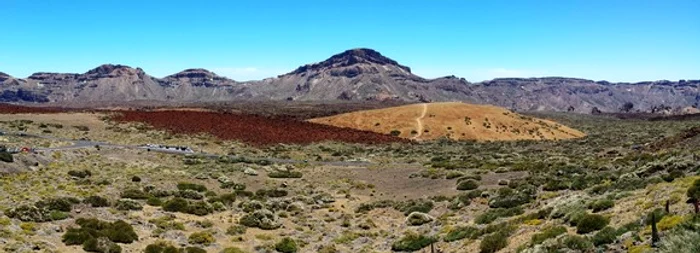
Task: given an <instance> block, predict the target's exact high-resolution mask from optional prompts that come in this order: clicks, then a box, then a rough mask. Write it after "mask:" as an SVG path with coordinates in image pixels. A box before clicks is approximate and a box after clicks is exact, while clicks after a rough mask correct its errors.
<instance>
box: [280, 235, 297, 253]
mask: <svg viewBox="0 0 700 253" xmlns="http://www.w3.org/2000/svg"><path fill="white" fill-rule="evenodd" d="M275 250H277V252H281V253H296V252H297V251H298V250H299V248H298V246H297V243H296V242H295V241H294V240H292V239H291V238H289V237H285V238H282V240H281V241H279V242H277V244H275Z"/></svg>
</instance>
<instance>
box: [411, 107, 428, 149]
mask: <svg viewBox="0 0 700 253" xmlns="http://www.w3.org/2000/svg"><path fill="white" fill-rule="evenodd" d="M426 113H428V103H423V112H422V113H421V115H420V117H418V118H416V124H417V125H418V134H417V135H416V136H413V138H411V139H413V140H416V139H418V138H420V136H421V135H423V118H425V114H426Z"/></svg>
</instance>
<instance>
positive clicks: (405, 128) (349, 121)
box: [310, 102, 585, 141]
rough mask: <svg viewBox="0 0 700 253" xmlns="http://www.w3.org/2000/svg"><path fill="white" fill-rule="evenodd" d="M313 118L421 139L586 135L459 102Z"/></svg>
mask: <svg viewBox="0 0 700 253" xmlns="http://www.w3.org/2000/svg"><path fill="white" fill-rule="evenodd" d="M424 110H426V111H425V113H424ZM423 114H425V115H423ZM310 121H311V122H315V123H321V124H327V125H333V126H339V127H348V128H354V129H360V130H368V131H374V132H377V133H384V134H389V133H391V132H392V131H395V130H396V131H400V134H399V136H400V137H403V138H416V139H419V140H432V139H437V138H441V137H448V138H451V139H456V140H479V141H486V140H530V139H571V138H580V137H583V136H585V134H584V133H582V132H580V131H578V130H575V129H571V128H569V127H566V126H563V125H561V124H558V123H556V122H553V121H549V120H542V119H537V118H532V117H528V116H523V115H520V114H516V113H514V112H511V111H509V110H507V109H505V108H501V107H496V106H489V105H472V104H465V103H458V102H449V103H430V104H413V105H405V106H399V107H391V108H385V109H376V110H366V111H358V112H351V113H346V114H340V115H336V116H330V117H324V118H316V119H311V120H310ZM421 125H422V126H421Z"/></svg>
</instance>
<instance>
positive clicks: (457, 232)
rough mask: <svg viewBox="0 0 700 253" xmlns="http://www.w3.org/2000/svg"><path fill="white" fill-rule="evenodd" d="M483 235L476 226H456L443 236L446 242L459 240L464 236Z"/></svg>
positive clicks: (471, 237)
mask: <svg viewBox="0 0 700 253" xmlns="http://www.w3.org/2000/svg"><path fill="white" fill-rule="evenodd" d="M480 235H481V231H480V230H479V229H478V228H475V227H469V226H465V227H455V228H453V229H452V230H450V231H449V232H448V233H447V235H445V237H444V238H443V240H444V241H446V242H454V241H459V240H462V239H464V238H469V239H476V238H478V237H479V236H480Z"/></svg>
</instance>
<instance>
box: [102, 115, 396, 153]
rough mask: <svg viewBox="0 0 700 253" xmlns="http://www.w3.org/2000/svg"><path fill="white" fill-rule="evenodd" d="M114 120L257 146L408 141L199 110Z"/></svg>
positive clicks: (125, 116) (318, 126) (276, 119)
mask: <svg viewBox="0 0 700 253" xmlns="http://www.w3.org/2000/svg"><path fill="white" fill-rule="evenodd" d="M112 119H113V120H115V121H118V122H143V123H146V124H149V125H151V126H153V127H155V128H158V129H165V130H168V131H170V132H173V133H182V134H196V133H209V134H211V135H213V136H216V137H218V138H220V139H224V140H238V141H241V142H244V143H249V144H252V145H256V146H265V145H273V144H278V143H297V144H309V143H314V142H321V141H339V142H350V143H371V144H376V143H389V142H407V140H405V139H402V138H398V137H393V136H389V135H383V134H378V133H373V132H369V131H359V130H353V129H348V128H338V127H333V126H326V125H321V124H315V123H309V122H304V121H297V120H291V119H284V118H282V119H280V118H275V119H271V118H267V117H263V116H256V115H246V114H231V113H216V112H197V111H149V112H147V111H120V112H119V113H118V114H117V115H115V116H114V117H113V118H112Z"/></svg>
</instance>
